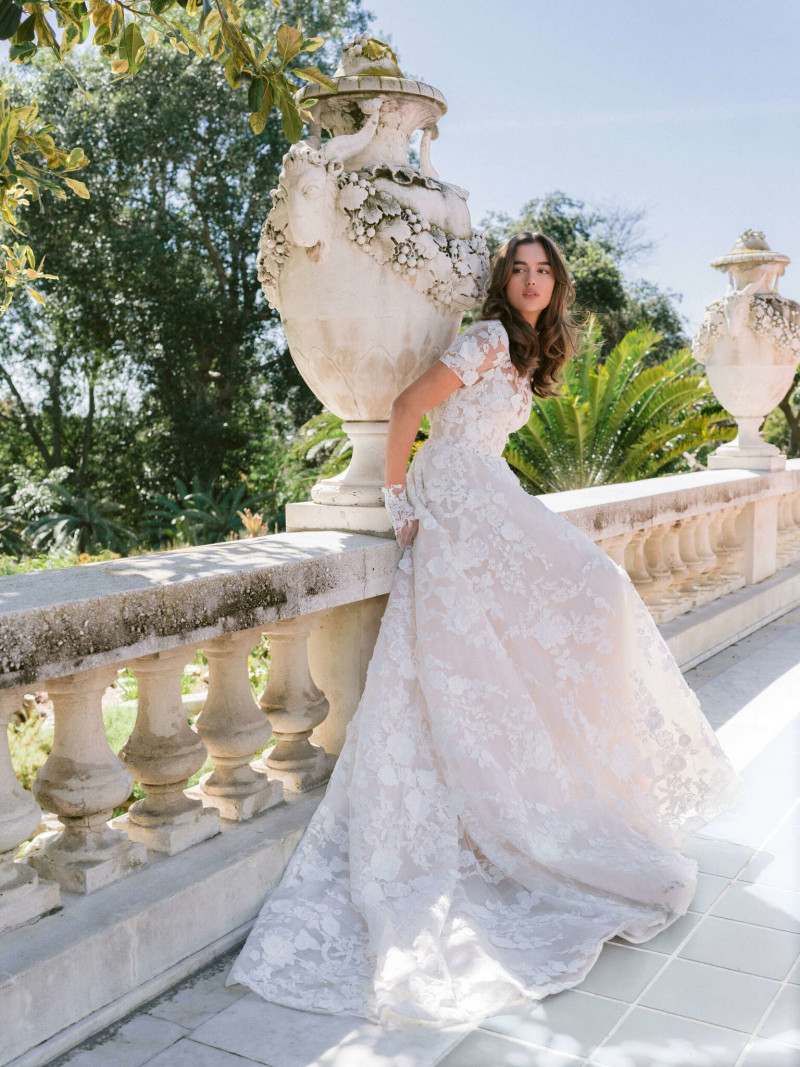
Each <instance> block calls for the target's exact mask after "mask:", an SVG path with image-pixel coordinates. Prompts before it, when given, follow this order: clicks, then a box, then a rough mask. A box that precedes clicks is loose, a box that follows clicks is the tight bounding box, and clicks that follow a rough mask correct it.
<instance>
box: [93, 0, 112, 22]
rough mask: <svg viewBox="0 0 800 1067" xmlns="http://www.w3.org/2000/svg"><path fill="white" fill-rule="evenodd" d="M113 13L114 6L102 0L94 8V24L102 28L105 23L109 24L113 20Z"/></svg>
mask: <svg viewBox="0 0 800 1067" xmlns="http://www.w3.org/2000/svg"><path fill="white" fill-rule="evenodd" d="M112 11H113V6H112V5H111V4H107V3H106V2H105V0H100V2H99V3H97V4H95V6H94V7H93V8H92V16H91V17H92V22H93V23H94V24H95V26H102V25H103V23H104V22H108V20H109V19H110V18H111V12H112Z"/></svg>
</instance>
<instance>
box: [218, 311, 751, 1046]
mask: <svg viewBox="0 0 800 1067" xmlns="http://www.w3.org/2000/svg"><path fill="white" fill-rule="evenodd" d="M442 362H444V363H445V364H446V365H447V366H448V367H450V368H451V369H452V370H453V371H455V373H456V374H457V375H458V377H459V378H460V379H461V380H462V382H463V383H464V387H463V388H458V389H456V391H455V392H453V393H452V394H451V395H450V396H448V397H447V398H446V399H445V400H444V401H443V402H442V403H441V404H440V405H438V406H437V407H436V408H434V409H433V410H432V411H431V412H430V428H431V432H430V437H429V439H428V440H427V441H426V442H425V443H424V444H422V446H421V447H420V448H419V450H418V452H417V454H416V455H415V457H414V460H413V462H412V464H411V466H410V468H409V471H408V482H407V485H408V495H409V498H410V500H411V503H412V504H413V505H414V509H415V512H416V514H417V516H418V517H419V530H418V533H417V536H416V539H415V541H414V543H413V545H411V546H410V547H409V548H407V549H406V550H405V551H404V553H403V555H402V557H401V559H400V562H399V565H398V569H397V572H396V574H395V577H394V580H393V583H392V588H391V593H390V596H389V601H388V604H387V607H386V612H385V614H384V617H383V621H382V624H381V628H380V632H379V635H378V639H377V643H376V645H375V651H374V654H373V657H372V660H371V662H370V665H369V669H368V673H367V679H366V687H365V689H364V694H363V697H362V699H361V702H360V704H359V707H358V710H357V711H356V713H355V716H354V718H353V720H352V722H351V723H350V724H349V727H348V730H347V738H346V742H345V745H344V748H343V750H342V753H341V755H340V757H339V760H338V762H337V764H336V768H335V770H334V773H333V775H332V777H331V780H330V783H329V785H328V788H327V792H326V795H325V797H324V799H323V800H322V802H321V803H320V805H319V807H318V808H317V810H316V813H315V814H314V816H313V818H312V820H311V823H310V825H309V826H308V829H307V830H306V832H305V834H304V836H303V838H302V840H301V842H300V844H299V846H298V847H297V850H296V851H295V853H294V855H293V857H292V859H291V861H290V862H289V866H288V868H287V870H286V872H285V874H284V876H283V880H282V881H281V883H280V884H279V885H278V886H277V887H276V888H275V889H274V890H273V891H272V892H271V893H270V894H269V896H268V898H267V901H266V903H265V904H264V907H263V909H262V911H261V913H260V915H259V917H258V920H257V922H256V925H255V927H254V928H253V930H252V932H251V934H250V936H249V937H248V939H247V942H246V944H245V946H244V948H243V949H242V951H241V954H240V955H239V957H238V959H237V961H236V963H235V965H234V967H233V969H232V971H231V974H230V976H229V978H228V982H229V984H230V983H232V982H241V983H243V984H245V985H247V986H249V987H250V988H251V989H253V990H255V992H256V993H259V994H260V995H261V996H262V997H264V998H265V999H267V1000H271V1001H276V1002H278V1003H280V1004H284V1005H288V1006H290V1007H294V1008H303V1009H307V1010H309V1011H315V1012H329V1013H348V1014H354V1015H359V1016H365V1017H367V1018H372V1019H377V1020H378V1021H380V1022H382V1023H384V1024H387V1025H390V1026H403V1025H438V1026H444V1025H448V1024H451V1023H464V1022H477V1021H479V1020H481V1019H483V1018H485V1017H487V1016H489V1015H491V1014H493V1013H496V1012H499V1011H500V1010H501V1009H503V1008H505V1007H507V1006H508V1005H509V1004H510V1003H512V1002H513V1001H516V1000H519V999H520V998H528V999H532V1000H537V999H540V998H542V997H544V996H546V995H548V994H551V993H555V992H557V991H559V990H562V989H566V988H568V987H570V986H574V985H577V984H578V983H580V982H581V981H582V979H583V978H584V977H585V975H586V974H587V972H588V971H589V970H590V968H591V967H592V965H593V963H594V962H595V960H596V959H597V957H598V955H599V953H600V950H601V949H602V946H603V942H604V941H605V940H607V939H609V938H611V937H614V936H615V935H617V934H619V935H621V936H622V937H624V938H625V939H627V940H628V941H630V942H633V943H635V944H640V943H642V942H645V941H647V940H648V939H650V938H652V937H654V936H655V935H656V934H657V933H659V932H660V931H661V930H663V929H664V928H665V927H667V926H669V925H670V924H671V923H672V922H674V921H675V920H676V919H678V918H679V917H680V916H681V915H683V914H684V912H685V911H686V909H687V907H688V905H689V903H690V902H691V899H692V895H693V893H694V890H695V886H696V876H697V864H696V863H695V861H694V860H691V859H689V858H687V857H685V856H683V855H682V854H681V851H680V849H681V846H682V844H683V843H685V841H686V837H687V835H688V833H690V832H691V831H694V830H696V829H697V828H699V827H701V826H703V825H705V823H707V822H708V821H710V820H711V819H713V818H714V817H716V816H717V815H719V814H721V813H722V812H723V811H725V810H726V809H727V808H728V807H729V806H730V805H731V804H732V803H733V801H734V800H735V798H736V795H737V790H738V784H739V783H738V779H737V777H736V774H735V772H734V770H733V768H732V766H731V765H730V763H729V761H728V760H727V758H726V757H725V755H724V753H723V752H722V750H721V748H720V746H719V744H718V742H717V740H716V738H715V736H714V732H713V730H712V729H711V728H710V727H709V725H708V724H707V722H706V720H705V718H704V716H703V714H702V711H701V710H700V705H699V703H698V700H697V697H696V696H695V695H694V693H693V692H692V691H691V690H690V689H689V687H688V686H687V684H686V682H685V681H684V679H683V677H682V675H681V672H680V670H679V669H678V666H677V665H676V663H675V660H674V659H673V657H672V655H671V654H670V652H669V650H668V648H667V646H666V644H665V643H664V640H663V639H662V637H661V635H660V634H659V632H658V630H657V628H656V626H655V624H654V622H653V620H652V618H651V616H650V614H649V613H648V611H647V609H646V608H645V606H644V605H643V603H642V601H641V600H640V598H639V596H638V594H637V593H636V591H635V589H634V588H633V585H632V584H631V582H630V580H629V578H628V577H627V575H626V574H625V572H624V571H623V570H622V569H621V568H619V567H618V566H617V565H616V564H615V563H613V562H612V561H611V559H609V557H608V556H607V555H606V554H605V552H604V551H603V550H602V549H601V548H598V547H597V546H596V545H595V544H594V543H593V542H592V541H590V540H589V539H588V538H587V537H586V536H584V534H582V533H581V532H580V531H578V530H577V529H576V528H575V527H574V526H572V525H571V524H570V523H569V522H567V521H566V520H565V519H562V518H560V517H559V516H558V515H555V514H553V513H552V512H551V511H549V510H548V509H547V507H546V506H545V505H544V504H543V503H542V502H541V501H540V500H538V499H537V498H536V497H534V496H531V495H529V494H528V493H526V492H525V491H524V490H523V489H522V487H521V486H520V485H519V483H518V481H517V479H516V477H515V475H514V474H513V473H512V471H511V470H510V469H509V467H508V465H507V464H506V462H505V460H504V459H503V458H502V451H503V448H504V446H505V444H506V441H507V439H508V435H509V434H510V433H511V432H512V431H513V430H516V429H518V428H519V427H521V426H522V425H523V424H524V423H525V422H526V420H527V418H528V416H529V413H530V407H531V390H530V384H529V383H528V382H527V381H525V380H522V379H520V378H519V376H518V375H517V372H516V370H515V368H514V366H513V364H512V363H511V360H510V357H509V353H508V339H507V335H506V332H505V330H504V328H503V326H502V325H501V324H500V323H499V322H494V321H483V322H479V323H477V324H475V325H474V326H472V327H471V328H469V329H468V330H466V331H465V332H464V333H463V334H462V335H461V336H460V337H459V338H458V340H457V341H456V343H455V345H454V346H453V347H452V349H451V350H450V351H449V352H448V353H446V354H445V355H444V356H443V358H442Z"/></svg>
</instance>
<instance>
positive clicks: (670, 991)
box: [641, 959, 779, 1033]
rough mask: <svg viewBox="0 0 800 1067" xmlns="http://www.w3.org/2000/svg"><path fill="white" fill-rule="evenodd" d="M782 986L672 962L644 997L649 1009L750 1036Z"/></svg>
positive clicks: (751, 976) (749, 975) (747, 975)
mask: <svg viewBox="0 0 800 1067" xmlns="http://www.w3.org/2000/svg"><path fill="white" fill-rule="evenodd" d="M778 988H779V983H778V982H775V981H772V980H771V979H769V978H759V977H757V976H756V975H753V974H742V973H740V972H738V971H728V970H725V969H723V968H721V967H711V966H708V965H707V964H705V963H694V962H693V961H691V960H682V959H676V960H672V961H671V962H670V964H669V965H668V966H667V968H666V970H665V971H664V972H663V974H661V975H659V977H658V978H657V979H656V981H655V983H654V985H652V986H651V987H650V988H649V989H648V990H647V992H646V993H644V994H643V995H642V999H641V1003H642V1004H643V1005H644V1006H645V1007H648V1008H658V1009H659V1010H660V1011H666V1012H670V1013H671V1014H673V1015H685V1016H686V1017H687V1018H689V1019H697V1020H698V1021H700V1022H705V1023H713V1024H714V1025H715V1026H726V1027H729V1028H730V1029H731V1030H745V1031H747V1032H748V1033H749V1032H750V1031H751V1030H752V1029H753V1027H754V1026H756V1024H757V1023H758V1021H759V1019H760V1018H761V1016H762V1015H763V1014H764V1012H765V1011H766V1009H767V1007H768V1005H769V1004H770V1002H771V1001H772V998H773V997H774V996H775V994H776V993H777V991H778Z"/></svg>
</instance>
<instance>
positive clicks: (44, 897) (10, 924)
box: [0, 689, 60, 934]
mask: <svg viewBox="0 0 800 1067" xmlns="http://www.w3.org/2000/svg"><path fill="white" fill-rule="evenodd" d="M22 697H23V690H22V689H11V690H8V689H5V690H0V934H2V933H3V932H4V931H5V930H11V929H13V928H14V927H15V926H21V925H22V924H23V923H27V922H30V921H31V920H32V919H38V918H39V916H40V915H44V914H46V913H47V912H48V911H53V910H54V909H55V908H57V907H58V906H59V904H60V891H59V886H58V883H57V882H41V881H39V876H38V874H37V873H36V871H35V870H34V869H33V868H32V867H28V866H27V865H26V864H24V863H17V862H15V861H14V856H15V855H16V853H17V850H18V849H19V846H20V845H21V844H22V842H23V841H26V840H27V839H28V838H29V837H30V836H31V834H32V833H34V832H35V830H36V828H37V827H38V825H39V823H40V822H41V817H42V813H41V811H40V809H39V805H38V804H37V803H36V801H35V800H34V799H33V797H32V796H31V794H30V793H29V792H28V791H27V789H23V788H22V786H21V785H20V784H19V782H18V781H17V776H16V774H15V773H14V768H13V766H12V764H11V754H10V752H9V750H8V732H7V727H8V724H9V722H10V720H11V717H12V715H13V714H14V713H15V712H16V710H17V709H18V708H19V707H20V706H21V705H22Z"/></svg>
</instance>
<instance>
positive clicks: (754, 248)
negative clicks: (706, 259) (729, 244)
mask: <svg viewBox="0 0 800 1067" xmlns="http://www.w3.org/2000/svg"><path fill="white" fill-rule="evenodd" d="M790 262H791V260H790V259H789V257H788V256H786V255H784V254H783V253H782V252H773V251H772V249H771V248H770V247H769V245H768V244H767V239H766V237H765V236H764V234H763V233H762V231H761V230H743V231H742V232H741V233H740V234H739V236H738V237H737V238H736V241H735V243H734V246H733V248H732V249H731V250H730V252H728V253H727V255H724V256H720V257H719V258H718V259H712V260H711V266H712V267H716V269H717V270H723V271H728V272H730V270H731V268H732V267H733V268H736V267H737V266H738V267H751V266H756V265H757V264H759V263H775V264H779V263H780V264H783V265H784V266H785V265H786V264H787V263H790Z"/></svg>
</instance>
